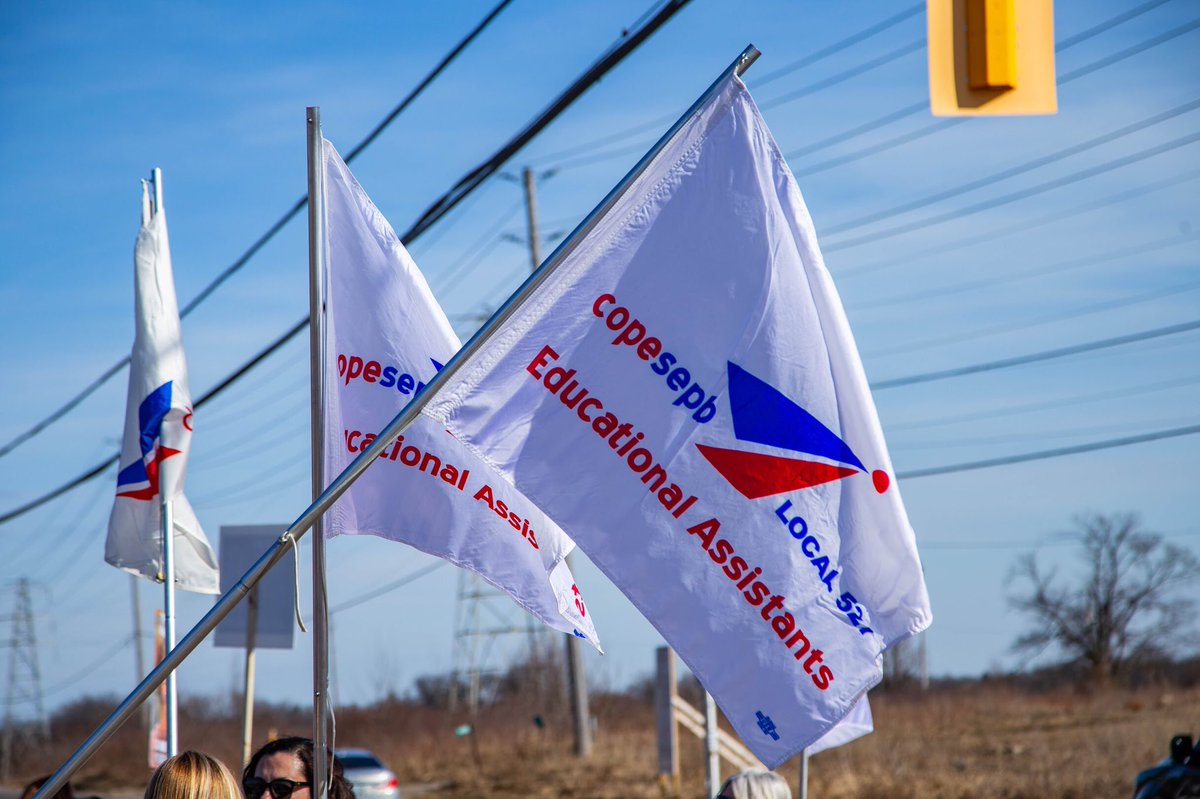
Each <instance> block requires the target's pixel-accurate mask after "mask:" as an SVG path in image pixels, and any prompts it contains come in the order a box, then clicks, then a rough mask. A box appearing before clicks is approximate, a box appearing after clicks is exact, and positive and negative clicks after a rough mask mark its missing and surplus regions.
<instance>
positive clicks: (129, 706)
mask: <svg viewBox="0 0 1200 799" xmlns="http://www.w3.org/2000/svg"><path fill="white" fill-rule="evenodd" d="M758 56H759V51H758V48H756V47H754V46H753V45H750V46H748V47H747V48H746V49H745V50H743V51H742V53H741V55H739V56H738V57H737V58H736V59H735V60H734V62H733V63H732V64H731V65H730V66H729V67H728V68H727V69H726V70H724V71H723V72H722V73H721V76H720V77H719V78H718V79H717V80H716V81H714V82H713V84H712V85H711V86H709V88H708V90H707V91H705V92H704V94H702V95H701V96H700V99H698V100H697V101H696V102H695V103H693V104H692V106H691V107H690V108H689V109H688V110H687V111H686V112H684V114H683V116H682V117H680V118H679V120H678V121H677V122H676V123H675V124H674V125H673V126H672V127H671V129H670V130H669V131H667V133H666V135H664V136H663V137H662V138H661V139H660V140H659V141H658V143H657V144H655V145H654V147H653V148H652V149H651V150H650V152H648V153H647V154H646V155H645V156H643V157H642V159H641V160H640V161H639V162H638V163H637V165H636V166H635V167H634V168H633V169H632V170H631V171H630V172H629V174H627V175H626V176H625V177H624V178H623V179H622V180H621V182H620V183H619V184H617V186H616V188H614V189H613V190H612V191H611V192H609V194H608V196H607V197H605V198H604V200H603V201H602V202H601V203H600V205H598V206H596V208H595V209H594V210H593V211H592V212H591V213H590V214H589V215H588V216H587V218H585V219H584V221H583V222H581V223H580V225H579V226H578V227H577V228H575V230H574V232H572V234H571V235H570V236H568V237H567V238H566V239H565V240H564V241H563V242H562V243H561V244H559V246H558V247H557V248H556V249H555V251H554V252H553V253H552V254H551V256H550V257H549V258H548V259H547V260H546V262H545V263H543V264H542V266H541V267H540V268H539V269H538V270H537V271H536V272H534V274H533V275H531V276H530V277H529V278H528V279H527V280H526V281H525V283H524V284H522V286H521V288H520V289H518V290H517V292H516V293H515V294H513V296H511V297H509V299H508V300H507V301H506V302H505V304H504V305H503V306H501V308H500V310H498V311H497V312H496V313H495V314H493V316H492V318H491V319H489V320H488V322H487V323H485V324H484V326H483V328H481V329H480V330H479V332H477V333H476V334H475V335H474V336H472V337H471V340H470V341H468V342H467V344H466V346H464V347H463V348H462V349H461V350H459V351H458V353H456V354H455V356H454V357H453V358H451V359H450V362H449V363H447V364H446V365H445V366H444V367H443V368H442V370H441V371H439V372H438V373H437V374H436V375H434V376H433V378H432V379H431V380H430V382H429V383H428V384H426V386H425V388H424V389H423V390H422V391H421V392H419V393H418V395H417V396H416V397H414V398H413V400H412V402H410V403H409V404H408V405H406V406H405V408H404V409H403V410H402V411H400V413H399V414H397V416H396V417H395V418H394V419H392V421H391V422H390V423H389V424H388V426H387V427H386V428H385V429H384V430H383V431H382V432H381V433H380V434H379V435H378V436H377V437H376V439H375V440H374V441H372V442H371V444H370V445H369V446H368V447H367V448H366V449H365V450H363V451H362V452H360V453H359V454H358V456H357V457H355V459H354V460H353V461H351V462H350V465H349V466H347V467H346V468H345V469H344V470H343V471H342V473H341V474H339V475H338V476H337V477H336V478H335V479H334V480H333V482H331V483H330V484H329V486H328V487H327V488H326V489H325V490H324V491H322V492H321V495H320V496H319V497H317V499H316V500H315V501H314V502H313V503H312V504H311V505H309V506H308V507H307V508H306V509H305V510H304V512H303V513H301V514H300V516H299V517H297V519H296V520H295V521H294V522H292V524H291V526H290V527H288V529H287V530H286V531H284V533H283V535H281V536H280V537H279V540H278V541H276V542H275V543H274V544H272V545H271V548H270V549H268V550H267V551H266V552H264V553H263V554H262V556H261V557H259V559H258V560H257V561H255V563H254V565H253V566H251V567H250V568H249V569H248V570H247V571H246V573H245V574H243V575H242V577H241V579H240V580H238V581H237V583H235V584H234V585H233V587H232V588H230V589H229V590H228V591H226V592H225V593H224V594H222V595H221V597H220V598H218V599H217V601H216V603H215V604H213V606H212V609H211V610H209V611H208V613H206V614H204V617H203V618H202V619H200V621H199V622H198V623H197V624H196V626H195V627H193V628H192V629H191V631H189V632H188V634H187V635H185V636H184V637H183V640H181V641H180V642H179V644H178V645H177V646H175V647H173V648H172V649H171V651H170V652H168V653H167V656H166V658H164V659H163V660H162V662H160V663H159V664H158V665H157V666H156V667H155V668H154V670H153V671H151V672H150V673H149V674H147V675H146V678H145V679H144V680H142V682H141V683H140V684H139V685H138V686H137V687H136V688H134V689H133V692H132V693H130V694H129V695H128V696H127V697H125V699H124V701H122V702H121V704H120V705H118V706H117V708H116V709H115V710H113V712H112V713H110V714H109V716H108V718H106V719H105V720H104V721H103V722H102V723H101V724H100V726H99V727H98V728H96V730H95V731H94V732H93V733H92V734H91V735H90V736H88V739H87V740H86V741H84V743H83V744H82V745H81V746H80V747H79V748H78V749H76V750H75V752H74V753H73V754H72V755H71V757H70V758H68V760H67V761H66V762H65V763H64V764H63V765H62V766H60V767H59V769H58V771H56V772H54V774H53V775H52V776H51V777H50V779H48V780H47V781H46V782H45V783H44V784H43V785H42V787H41V789H40V790H39V791H38V792H37V793H36V794H34V796H33V799H49V797H51V796H53V795H54V794H55V793H57V792H58V791H59V789H61V788H62V787H63V785H65V784H66V782H67V780H69V779H70V778H71V776H72V775H73V774H74V773H75V772H76V771H78V770H79V769H80V767H82V766H83V764H84V763H86V762H87V761H88V760H89V759H91V757H92V755H94V754H95V753H96V751H97V750H98V749H99V748H100V747H101V746H103V745H104V743H105V742H106V741H107V740H108V739H109V738H111V737H112V736H113V734H114V733H115V732H116V731H117V730H118V729H119V728H120V727H121V725H122V724H124V723H125V722H126V721H128V720H129V717H130V716H131V715H132V714H133V713H134V712H135V711H136V710H137V708H138V706H140V705H141V703H142V702H144V701H146V698H147V697H148V696H150V694H152V693H153V692H154V689H156V688H157V687H158V686H159V685H161V684H162V683H163V681H164V680H165V679H166V677H167V675H168V674H170V673H171V672H173V671H174V670H175V669H177V668H178V667H179V664H180V663H182V662H183V661H184V660H185V659H186V658H187V657H188V655H190V654H191V653H192V652H193V651H194V650H195V649H196V647H197V646H199V645H200V643H201V642H202V641H203V640H204V639H205V638H206V637H207V636H208V634H209V633H211V632H212V631H213V630H214V629H215V628H216V626H217V625H218V624H219V623H220V622H221V620H222V619H224V618H225V617H226V616H228V615H229V614H230V612H232V611H233V609H234V608H235V607H237V604H238V603H239V602H241V601H242V599H243V598H245V596H246V594H247V593H248V592H249V591H250V589H252V588H253V587H254V586H256V585H258V583H259V581H260V580H262V578H263V575H265V574H266V573H267V572H268V571H270V570H271V568H272V567H274V566H275V565H276V564H277V563H278V562H279V561H280V560H282V559H283V557H284V555H285V554H287V549H288V548H289V547H295V546H297V545H298V541H299V539H300V538H301V537H302V536H303V535H304V534H305V533H306V532H308V530H309V529H311V528H312V527H313V525H314V523H315V521H316V520H317V519H318V518H320V517H321V516H322V515H324V513H325V511H327V510H328V509H329V508H330V506H332V505H333V503H334V502H336V501H337V499H338V497H340V496H341V495H342V494H344V493H345V492H346V490H347V489H348V488H350V485H351V484H352V483H353V482H354V481H355V480H357V479H358V478H359V476H361V475H362V473H363V472H364V471H366V469H367V467H368V466H370V465H371V464H372V463H374V462H375V460H376V459H377V458H378V457H379V456H380V454H381V453H382V452H383V451H384V450H385V449H386V448H387V447H389V446H391V443H392V440H393V439H394V438H395V437H396V436H398V435H400V433H401V432H402V431H403V430H404V429H405V428H406V427H408V426H409V425H410V424H412V422H413V421H414V420H415V419H416V417H417V415H418V414H419V413H420V412H421V409H422V408H423V407H424V406H425V403H426V401H427V400H426V399H425V398H426V397H429V396H432V393H431V390H433V389H436V388H439V387H440V386H441V385H442V384H443V383H444V382H445V381H446V379H447V378H448V377H449V376H450V375H452V374H453V373H454V372H455V371H457V370H458V369H459V368H461V365H462V362H463V360H464V359H465V358H466V357H468V356H469V355H471V354H473V353H474V352H475V351H476V350H478V349H479V348H480V347H481V346H482V344H483V341H484V340H486V336H490V335H491V334H492V333H493V332H494V331H495V329H496V328H497V327H499V326H500V325H501V324H502V323H503V322H504V321H505V320H507V319H508V317H509V316H511V315H512V313H513V311H514V310H515V309H516V307H517V306H518V305H520V303H521V302H523V301H524V300H525V298H526V297H528V296H529V294H530V293H531V292H532V291H533V290H534V289H536V288H537V287H538V286H539V285H541V283H542V282H543V281H544V280H545V278H546V277H548V272H550V271H552V270H553V269H555V268H557V266H558V265H559V264H561V263H562V261H563V260H564V259H565V258H566V256H567V255H568V254H570V252H571V251H572V250H574V249H575V247H577V246H578V245H579V242H580V241H581V240H582V239H583V237H584V236H585V235H586V234H587V233H588V232H589V231H591V230H592V228H594V227H595V226H596V224H597V223H598V222H599V220H600V217H601V216H603V214H604V213H605V212H607V211H608V210H609V209H610V208H611V207H612V206H613V205H615V204H616V203H617V201H618V200H619V199H620V198H621V197H622V195H624V193H625V192H626V191H627V190H628V189H629V187H630V186H631V185H632V184H633V182H634V181H635V180H637V178H638V176H639V175H641V173H642V171H644V170H645V168H646V167H647V166H648V165H649V163H650V162H651V161H652V160H653V159H654V157H655V156H657V155H658V153H659V152H661V151H662V149H663V148H664V147H666V145H667V143H668V142H669V141H670V140H671V138H672V137H673V136H674V135H675V133H676V132H677V131H678V130H679V129H680V128H681V127H683V125H684V124H685V123H686V122H687V121H688V120H689V119H691V117H692V114H694V113H695V112H696V110H697V109H699V108H700V107H701V106H702V105H703V104H704V103H705V102H706V101H707V100H708V99H709V97H710V96H711V95H712V94H713V93H714V92H716V91H717V89H718V88H719V87H720V85H721V83H722V82H723V81H724V80H725V78H726V77H727V76H728V75H730V74H734V75H741V74H742V73H744V72H745V71H746V70H747V69H748V68H749V67H750V65H751V64H753V63H754V61H755V60H756V59H757V58H758ZM485 334H486V336H485Z"/></svg>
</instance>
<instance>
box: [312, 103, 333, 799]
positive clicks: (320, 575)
mask: <svg viewBox="0 0 1200 799" xmlns="http://www.w3.org/2000/svg"><path fill="white" fill-rule="evenodd" d="M306 118H307V127H308V318H309V320H310V321H309V325H308V352H309V384H310V387H311V389H310V392H309V394H310V396H311V398H312V402H311V412H310V429H311V432H312V448H311V449H312V496H313V499H316V498H317V497H318V496H320V494H321V489H322V488H324V486H322V485H321V482H322V481H321V474H322V471H323V468H324V458H323V453H324V444H325V426H324V424H323V421H322V420H323V410H324V407H325V396H324V394H325V392H324V381H323V375H324V368H323V367H324V363H325V360H324V357H323V355H324V346H325V344H324V343H325V314H324V310H325V309H324V307H323V306H324V292H323V291H322V276H323V275H324V274H325V177H324V176H325V170H324V163H323V155H322V147H321V145H322V136H321V109H320V108H317V107H315V106H314V107H309V108H308V109H306ZM325 586H326V582H325V533H324V530H323V529H322V525H321V518H320V517H319V516H318V517H317V519H316V520H315V521H314V523H313V542H312V603H313V783H314V785H313V795H314V796H315V797H316V799H326V796H328V792H329V780H328V777H329V770H330V765H331V764H330V763H329V759H328V758H327V757H326V749H327V745H326V742H325V741H326V738H327V737H328V736H327V735H326V733H327V731H328V719H329V605H328V603H327V602H326V596H325Z"/></svg>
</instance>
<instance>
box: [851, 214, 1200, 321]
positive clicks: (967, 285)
mask: <svg viewBox="0 0 1200 799" xmlns="http://www.w3.org/2000/svg"><path fill="white" fill-rule="evenodd" d="M1197 237H1200V233H1184V234H1183V235H1178V236H1169V237H1167V238H1165V239H1156V240H1154V241H1151V242H1145V243H1142V244H1135V245H1132V246H1130V247H1125V248H1124V249H1120V250H1108V251H1106V252H1103V253H1100V254H1099V255H1087V256H1083V257H1080V258H1069V259H1067V260H1065V261H1059V262H1058V263H1054V264H1049V265H1046V264H1043V265H1040V266H1035V267H1033V268H1032V269H1026V270H1024V271H1021V272H1008V271H1005V272H1003V273H998V274H996V275H995V276H994V277H987V278H980V279H978V280H968V281H964V282H962V283H956V284H952V285H949V286H935V287H933V288H928V289H921V290H920V291H913V292H910V293H908V294H902V295H900V296H898V297H896V296H892V297H887V298H884V299H880V300H874V301H870V302H858V303H854V304H853V305H851V306H848V308H849V309H850V310H852V311H861V310H867V309H872V308H884V307H888V306H891V305H898V304H900V303H910V302H919V301H922V300H930V299H934V298H936V297H945V296H946V295H949V294H960V293H962V292H965V291H974V290H976V289H985V288H990V287H992V286H997V285H1002V284H1006V283H1015V282H1017V281H1021V280H1028V279H1029V278H1035V277H1044V276H1045V275H1052V274H1058V273H1061V272H1066V271H1069V270H1072V269H1078V268H1079V267H1083V266H1094V265H1095V264H1099V263H1104V262H1105V261H1115V260H1117V259H1119V258H1128V257H1130V256H1133V255H1144V254H1146V253H1148V252H1153V251H1154V250H1161V249H1165V248H1168V247H1176V246H1178V245H1180V244H1185V243H1188V242H1192V241H1195V240H1196V239H1197Z"/></svg>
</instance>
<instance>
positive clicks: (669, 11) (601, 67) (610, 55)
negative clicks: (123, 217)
mask: <svg viewBox="0 0 1200 799" xmlns="http://www.w3.org/2000/svg"><path fill="white" fill-rule="evenodd" d="M688 2H690V0H668V3H667V4H666V5H665V6H664V8H663V9H662V10H661V11H659V13H657V14H656V15H655V16H654V18H653V19H652V20H651V21H650V22H649V23H647V25H646V26H644V27H643V28H641V29H639V30H637V31H635V32H634V33H633V35H631V36H628V37H627V38H625V39H624V41H622V42H621V43H620V44H617V45H614V46H613V47H612V48H610V49H609V50H608V51H607V53H606V54H605V55H603V56H602V57H601V58H600V59H599V60H598V61H597V62H596V63H595V64H593V66H592V67H591V68H590V69H589V70H588V71H587V72H585V73H584V75H583V76H582V77H580V78H578V79H577V80H576V81H575V82H574V83H572V84H571V86H570V87H568V88H567V89H566V90H565V91H564V92H563V93H562V94H560V95H559V97H558V98H557V99H556V100H555V101H554V102H553V103H551V105H550V106H549V108H548V110H547V111H544V112H543V113H542V114H540V115H539V116H538V118H537V120H535V121H534V122H533V123H531V124H530V125H529V126H527V127H526V128H525V129H524V130H522V131H521V132H520V133H519V134H517V136H515V137H514V138H513V139H511V140H510V141H509V143H508V144H507V145H505V146H504V147H502V148H501V150H500V151H499V152H498V153H497V154H496V155H494V156H493V157H492V158H491V159H489V160H488V162H485V166H491V167H493V168H492V170H491V171H492V172H494V171H495V170H496V169H498V168H499V167H500V166H501V165H502V164H503V160H500V161H497V159H498V158H499V157H500V156H501V155H502V154H504V156H503V157H504V160H507V158H509V157H511V156H512V155H513V154H515V153H516V152H517V150H519V149H520V147H519V146H517V145H518V143H519V144H520V145H521V146H523V145H524V144H525V143H527V142H528V140H529V139H530V138H532V136H533V135H534V134H536V133H537V132H539V131H540V130H541V129H542V128H543V127H545V125H547V124H549V123H550V122H551V121H553V119H554V118H555V117H556V116H558V115H559V114H561V113H562V112H563V111H565V110H566V108H567V107H568V106H569V105H570V103H571V102H573V101H574V100H575V99H577V98H578V96H579V95H580V94H581V93H582V92H583V91H584V90H585V89H586V88H587V86H589V85H590V84H591V83H594V82H595V81H597V80H599V79H600V77H601V76H602V75H604V74H605V73H606V72H608V71H609V70H611V69H612V68H613V67H614V66H616V64H617V63H619V62H620V61H621V60H622V59H624V58H625V57H626V56H627V55H629V53H631V52H632V51H633V50H634V49H635V48H636V47H637V46H638V45H639V44H641V43H642V42H643V41H645V39H646V38H648V37H649V36H650V34H651V33H653V32H654V31H655V30H657V29H658V28H659V27H661V26H662V24H663V23H665V22H666V21H667V19H669V18H670V17H671V16H672V15H673V14H674V13H675V12H676V11H678V10H679V9H680V8H682V7H683V6H684V5H686V4H687V3H688ZM551 112H553V113H551ZM493 162H495V163H493ZM482 168H483V166H481V167H479V168H477V169H476V170H475V171H474V172H472V175H475V173H476V172H479V170H480V169H482ZM487 174H491V172H488V173H487ZM476 177H478V178H479V179H478V180H475V181H474V183H473V185H472V186H470V187H465V186H464V183H463V181H460V182H459V184H457V185H456V186H455V187H454V188H453V189H451V191H450V192H447V194H446V195H443V197H442V199H441V200H439V201H438V202H437V203H435V204H434V206H436V207H438V208H439V209H440V210H439V212H438V213H436V214H434V213H433V208H432V207H431V209H430V210H429V211H426V213H425V214H424V215H423V216H422V218H421V219H420V220H418V222H417V224H416V225H414V228H416V227H418V226H420V230H418V231H417V232H416V233H411V234H408V235H406V236H405V239H406V241H407V242H411V240H412V239H414V238H416V237H417V236H419V235H421V233H423V232H424V231H426V230H428V229H429V227H430V225H432V224H433V223H434V222H435V221H436V219H438V218H441V217H442V216H444V215H445V213H446V212H448V211H449V210H450V209H451V208H453V207H454V205H455V204H457V203H458V202H460V201H461V200H462V199H463V198H465V197H466V196H467V193H468V192H470V191H472V190H473V189H474V188H475V187H477V186H478V185H479V184H480V183H481V182H482V180H483V179H484V178H485V177H486V175H483V174H482V173H480V175H476ZM464 180H466V179H465V178H464ZM451 194H453V195H454V198H453V200H450V199H448V198H449V197H450V195H451ZM431 215H432V216H431ZM307 325H308V318H307V317H305V318H304V319H301V320H300V321H299V322H297V323H296V324H295V325H294V326H293V327H292V328H291V329H290V330H288V331H287V332H285V333H284V334H283V335H282V336H280V337H279V338H277V339H276V340H275V341H274V342H272V343H271V344H269V345H268V346H267V347H266V348H265V349H263V350H262V351H260V352H259V353H258V354H257V355H255V356H254V357H253V358H251V359H250V360H249V361H247V362H246V363H245V364H243V365H242V366H241V367H239V368H238V369H237V370H236V371H235V372H234V373H233V374H231V375H229V376H228V377H226V378H225V379H224V380H223V381H221V383H219V384H218V385H217V386H216V387H214V388H213V389H212V390H210V391H209V392H208V393H207V394H205V395H204V396H203V397H201V398H200V399H199V400H197V401H196V402H195V404H194V407H196V408H199V407H201V406H202V405H203V404H204V403H205V402H206V401H207V400H210V399H213V398H215V397H216V396H217V395H218V394H219V393H220V392H222V391H224V390H225V389H226V388H228V387H229V386H230V385H232V384H233V383H234V382H236V381H237V380H238V379H240V378H241V377H242V376H243V375H244V374H246V372H248V371H250V370H251V369H253V368H254V367H255V366H257V365H258V364H259V363H261V362H262V361H263V360H264V359H266V358H268V357H270V356H271V355H272V354H273V353H275V352H276V351H277V350H279V348H281V347H282V346H283V345H284V344H286V343H287V342H288V341H289V340H290V339H291V338H293V337H294V336H296V335H298V334H299V333H300V332H301V331H302V330H304V328H305V327H306V326H307ZM119 457H120V456H119V454H114V455H113V456H112V457H110V458H109V459H107V460H106V461H104V462H103V463H101V464H98V465H97V466H95V467H93V468H92V469H89V470H88V471H86V472H84V473H83V474H81V475H80V476H79V477H76V478H75V479H74V480H71V481H69V482H67V483H65V484H63V485H62V486H59V487H58V488H56V489H54V490H52V491H50V492H48V493H46V494H43V495H42V496H40V497H38V498H36V499H33V500H30V501H29V502H26V503H25V504H23V505H21V506H19V507H17V508H14V509H13V510H11V511H8V512H7V513H5V514H3V515H0V525H4V524H5V523H7V522H10V521H12V520H13V519H15V518H17V517H19V516H22V515H24V514H25V513H28V512H29V511H31V510H34V509H35V508H37V507H40V506H41V505H44V504H45V503H47V502H49V501H51V500H53V499H55V498H56V497H59V496H61V495H62V494H64V493H66V492H67V491H70V490H71V489H73V488H75V487H77V486H79V485H81V484H83V483H85V482H87V481H88V480H91V479H93V478H95V477H96V476H98V475H99V474H101V473H102V472H103V471H104V469H106V468H108V466H110V465H112V464H113V463H115V462H116V461H117V460H118V458H119Z"/></svg>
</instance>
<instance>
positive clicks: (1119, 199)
mask: <svg viewBox="0 0 1200 799" xmlns="http://www.w3.org/2000/svg"><path fill="white" fill-rule="evenodd" d="M1197 178H1200V169H1191V170H1187V171H1184V172H1181V173H1179V174H1176V175H1172V176H1170V177H1168V178H1164V179H1163V180H1159V181H1155V182H1154V183H1148V184H1146V185H1145V186H1139V187H1137V188H1135V189H1123V190H1121V191H1119V192H1117V193H1115V194H1110V195H1108V196H1107V197H1101V198H1099V199H1096V200H1091V201H1088V202H1086V203H1083V204H1082V205H1078V206H1075V207H1073V208H1068V209H1067V210H1065V211H1058V212H1056V213H1046V214H1039V215H1038V216H1037V217H1035V218H1034V219H1032V220H1026V221H1021V222H1017V223H1015V224H1012V225H1008V226H1006V227H1000V228H995V229H993V230H990V231H986V232H982V233H972V234H971V235H969V236H967V237H965V238H962V239H959V240H957V241H951V242H943V241H940V240H939V242H938V243H937V244H936V245H935V246H933V247H927V248H925V249H923V250H917V251H916V252H913V253H910V254H909V255H907V256H906V258H907V259H909V260H911V259H913V258H919V257H921V256H923V255H935V254H936V255H944V254H945V253H947V252H951V251H953V250H961V249H963V248H964V247H971V246H974V245H977V244H981V243H983V242H985V241H994V240H996V239H999V238H1004V237H1005V236H1010V235H1012V234H1014V233H1028V232H1029V231H1030V230H1032V229H1034V228H1038V227H1043V226H1045V225H1050V224H1053V223H1055V222H1060V221H1062V220H1063V219H1068V218H1070V217H1072V216H1079V215H1081V214H1085V213H1087V212H1089V211H1095V210H1096V209H1097V208H1103V207H1105V206H1108V205H1115V204H1118V203H1123V202H1127V201H1129V200H1132V199H1135V198H1137V197H1142V196H1144V195H1147V194H1152V193H1154V192H1156V191H1162V190H1163V189H1169V188H1172V187H1174V186H1178V185H1180V184H1183V183H1187V182H1188V181H1192V180H1196V179H1197ZM896 263H897V260H896V258H894V257H892V258H889V259H887V260H885V261H877V262H875V263H873V264H872V263H869V264H864V265H862V266H859V267H857V268H850V269H845V270H842V271H840V272H839V274H838V278H839V279H845V278H851V277H861V276H862V275H867V274H870V273H872V272H877V271H879V270H880V269H883V268H885V267H888V266H893V265H895V264H896Z"/></svg>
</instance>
